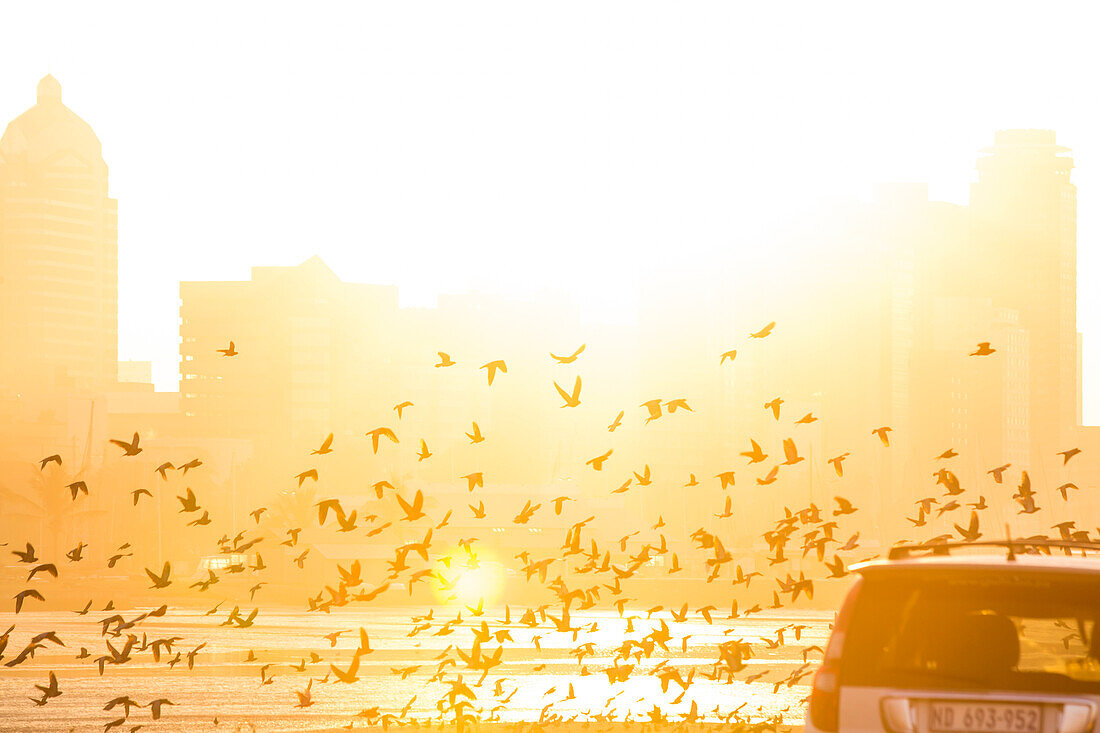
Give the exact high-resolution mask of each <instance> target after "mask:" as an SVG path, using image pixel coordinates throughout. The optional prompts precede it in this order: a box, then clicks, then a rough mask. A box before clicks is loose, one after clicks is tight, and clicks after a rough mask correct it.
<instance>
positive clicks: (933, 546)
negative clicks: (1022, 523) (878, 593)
mask: <svg viewBox="0 0 1100 733" xmlns="http://www.w3.org/2000/svg"><path fill="white" fill-rule="evenodd" d="M971 547H1000V548H1003V549H1005V550H1007V551H1008V559H1009V560H1015V559H1016V554H1017V553H1020V554H1029V553H1031V554H1034V553H1036V552H1043V551H1046V553H1045V554H1048V555H1049V554H1050V550H1052V549H1060V550H1063V551H1064V552H1065V554H1067V555H1070V554H1072V553H1073V550H1080V551H1081V552H1082V554H1084V553H1086V552H1100V542H1096V541H1091V540H1062V539H1057V540H1056V539H1050V538H1047V537H1032V538H1026V539H1025V538H1020V539H1010V540H982V541H979V542H965V541H949V542H919V543H907V544H901V545H894V546H893V547H891V548H890V552H889V554H888V555H887V558H888V559H890V560H904V559H907V558H909V557H912V556H913V554H914V553H919V552H926V553H928V554H931V555H950V554H951V552H952V550H957V549H960V548H971Z"/></svg>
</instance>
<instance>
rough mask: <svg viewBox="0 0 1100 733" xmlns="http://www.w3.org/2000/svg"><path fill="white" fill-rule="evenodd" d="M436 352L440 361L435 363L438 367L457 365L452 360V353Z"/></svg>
mask: <svg viewBox="0 0 1100 733" xmlns="http://www.w3.org/2000/svg"><path fill="white" fill-rule="evenodd" d="M435 353H437V354H439V363H438V364H436V365H435V366H436V367H437V368H438V367H449V366H454V365H455V363H454V362H453V361H451V355H450V354H448V353H446V352H444V351H437V352H435Z"/></svg>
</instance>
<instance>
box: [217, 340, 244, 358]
mask: <svg viewBox="0 0 1100 733" xmlns="http://www.w3.org/2000/svg"><path fill="white" fill-rule="evenodd" d="M218 353H219V354H221V355H222V356H236V355H237V354H239V353H240V352H239V351H237V345H236V344H235V343H233V342H232V341H230V342H229V348H228V349H218Z"/></svg>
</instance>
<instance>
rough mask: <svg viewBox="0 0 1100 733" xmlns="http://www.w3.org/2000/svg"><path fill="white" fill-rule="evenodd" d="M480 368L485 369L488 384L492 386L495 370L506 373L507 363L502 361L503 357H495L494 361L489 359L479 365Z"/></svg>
mask: <svg viewBox="0 0 1100 733" xmlns="http://www.w3.org/2000/svg"><path fill="white" fill-rule="evenodd" d="M481 368H482V369H485V370H486V374H487V375H488V379H489V386H490V387H492V386H493V380H494V379H495V378H496V375H497V372H503V373H505V374H507V373H508V365H507V364H505V363H504V360H503V359H497V360H496V361H490V362H488V363H486V364H482V365H481Z"/></svg>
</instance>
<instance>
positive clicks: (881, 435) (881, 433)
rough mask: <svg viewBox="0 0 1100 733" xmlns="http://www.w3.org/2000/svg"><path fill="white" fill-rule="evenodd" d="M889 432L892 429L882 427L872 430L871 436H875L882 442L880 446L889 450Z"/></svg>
mask: <svg viewBox="0 0 1100 733" xmlns="http://www.w3.org/2000/svg"><path fill="white" fill-rule="evenodd" d="M891 430H893V428H891V427H888V426H885V425H884V426H882V427H881V428H875V429H874V430H872V431H871V434H872V435H877V436H878V439H879V440H881V441H882V444H883V445H884V446H886V447H887V448H889V447H890V436H889V435H888V434H887V433H889V432H890V431H891Z"/></svg>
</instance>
